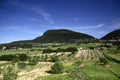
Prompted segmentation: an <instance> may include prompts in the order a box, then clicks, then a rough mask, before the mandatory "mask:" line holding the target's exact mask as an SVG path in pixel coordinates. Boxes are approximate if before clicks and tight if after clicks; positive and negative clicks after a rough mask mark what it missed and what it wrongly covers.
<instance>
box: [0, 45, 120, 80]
mask: <svg viewBox="0 0 120 80" xmlns="http://www.w3.org/2000/svg"><path fill="white" fill-rule="evenodd" d="M100 45H103V44H101V43H88V44H64V45H59V46H51V45H50V46H47V47H44V48H43V47H40V46H38V47H33V48H32V49H21V50H1V51H0V80H5V79H4V78H6V77H7V78H8V77H9V75H12V76H11V77H13V78H15V77H16V78H15V80H119V79H120V69H119V67H120V61H119V60H120V52H119V51H118V53H116V54H114V53H113V52H114V51H116V48H115V46H111V47H110V48H108V47H101V46H100ZM75 48H76V49H77V50H76V49H75ZM104 48H105V49H104ZM70 49H71V50H70ZM46 50H51V51H49V52H48V51H47V52H45V51H46ZM57 50H58V51H57ZM61 50H63V51H61ZM111 50H112V52H110V51H111ZM11 55H12V57H10V58H8V57H9V56H11ZM22 55H24V56H22ZM2 56H3V57H4V56H7V57H6V58H2ZM7 58H8V60H7ZM55 64H57V65H59V66H61V65H62V67H60V68H59V66H57V67H53V66H55ZM9 69H11V70H12V71H11V72H10V71H9ZM59 71H60V72H59ZM7 75H8V76H7ZM10 80H12V79H10Z"/></svg>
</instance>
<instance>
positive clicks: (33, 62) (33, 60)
mask: <svg viewBox="0 0 120 80" xmlns="http://www.w3.org/2000/svg"><path fill="white" fill-rule="evenodd" d="M38 61H39V57H38V56H33V57H31V58H29V62H28V64H29V65H36V64H37V63H38Z"/></svg>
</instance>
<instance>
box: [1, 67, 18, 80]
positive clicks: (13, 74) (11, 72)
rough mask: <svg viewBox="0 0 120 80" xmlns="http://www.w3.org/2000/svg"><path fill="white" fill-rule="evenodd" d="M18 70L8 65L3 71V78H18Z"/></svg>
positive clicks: (7, 79)
mask: <svg viewBox="0 0 120 80" xmlns="http://www.w3.org/2000/svg"><path fill="white" fill-rule="evenodd" d="M17 76H18V75H17V71H15V69H14V68H13V67H12V66H8V67H7V68H6V69H5V70H4V72H3V80H17Z"/></svg>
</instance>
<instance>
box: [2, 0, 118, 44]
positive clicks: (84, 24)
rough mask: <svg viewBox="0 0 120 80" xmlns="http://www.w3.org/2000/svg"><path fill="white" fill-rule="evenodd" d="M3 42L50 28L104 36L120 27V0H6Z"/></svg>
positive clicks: (19, 38) (32, 36) (98, 36)
mask: <svg viewBox="0 0 120 80" xmlns="http://www.w3.org/2000/svg"><path fill="white" fill-rule="evenodd" d="M0 5H3V7H2V8H0V43H8V42H12V41H17V40H29V39H34V38H36V37H38V36H40V35H42V34H43V33H44V32H45V31H46V30H49V29H70V30H73V31H77V32H81V33H86V34H89V35H92V36H94V37H96V38H101V37H103V36H104V35H105V34H107V33H109V32H110V31H113V30H116V29H120V0H2V1H1V2H0Z"/></svg>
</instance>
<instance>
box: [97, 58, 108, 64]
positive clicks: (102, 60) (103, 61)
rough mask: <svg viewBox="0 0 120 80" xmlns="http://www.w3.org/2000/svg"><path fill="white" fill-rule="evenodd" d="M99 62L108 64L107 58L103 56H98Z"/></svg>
mask: <svg viewBox="0 0 120 80" xmlns="http://www.w3.org/2000/svg"><path fill="white" fill-rule="evenodd" d="M99 60H100V62H101V63H103V65H106V64H108V60H107V59H105V58H99Z"/></svg>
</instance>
